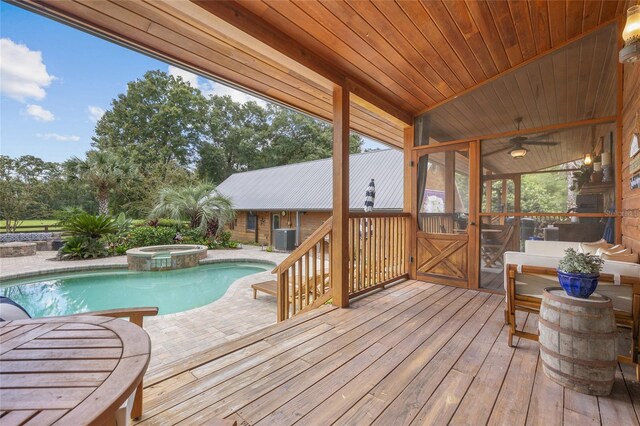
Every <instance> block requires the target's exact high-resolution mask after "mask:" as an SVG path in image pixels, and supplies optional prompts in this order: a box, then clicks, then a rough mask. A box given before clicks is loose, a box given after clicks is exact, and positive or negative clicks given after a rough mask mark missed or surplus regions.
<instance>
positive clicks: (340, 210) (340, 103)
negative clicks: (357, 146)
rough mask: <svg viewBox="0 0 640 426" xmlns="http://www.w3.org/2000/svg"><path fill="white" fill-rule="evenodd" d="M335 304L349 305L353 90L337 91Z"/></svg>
mask: <svg viewBox="0 0 640 426" xmlns="http://www.w3.org/2000/svg"><path fill="white" fill-rule="evenodd" d="M331 285H332V288H333V304H334V305H335V306H339V307H341V308H346V307H347V306H349V90H348V89H347V88H345V87H342V86H335V87H334V89H333V230H332V236H331Z"/></svg>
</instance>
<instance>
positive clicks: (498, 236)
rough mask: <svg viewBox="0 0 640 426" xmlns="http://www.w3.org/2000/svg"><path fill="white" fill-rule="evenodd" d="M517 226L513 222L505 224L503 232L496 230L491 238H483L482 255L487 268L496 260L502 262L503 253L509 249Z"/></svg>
mask: <svg viewBox="0 0 640 426" xmlns="http://www.w3.org/2000/svg"><path fill="white" fill-rule="evenodd" d="M514 229H515V227H514V226H513V224H512V223H510V224H508V225H505V226H504V227H503V229H502V231H501V232H496V233H495V234H494V235H492V236H491V237H490V238H484V237H483V239H482V243H481V244H480V247H481V256H482V260H483V261H484V265H485V266H486V267H487V268H490V267H492V266H493V265H494V264H495V263H496V262H499V263H500V264H502V255H503V254H504V252H505V251H507V249H509V247H510V244H511V240H512V238H513V232H514Z"/></svg>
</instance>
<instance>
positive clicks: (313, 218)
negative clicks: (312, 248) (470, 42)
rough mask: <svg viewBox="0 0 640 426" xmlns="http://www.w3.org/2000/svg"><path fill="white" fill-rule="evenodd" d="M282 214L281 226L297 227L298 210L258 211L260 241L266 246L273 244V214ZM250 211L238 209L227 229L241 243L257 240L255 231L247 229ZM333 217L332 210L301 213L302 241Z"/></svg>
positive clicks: (232, 237)
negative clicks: (230, 225) (283, 212)
mask: <svg viewBox="0 0 640 426" xmlns="http://www.w3.org/2000/svg"><path fill="white" fill-rule="evenodd" d="M274 214H278V215H280V227H281V228H294V229H295V227H296V212H295V211H285V215H284V216H282V212H281V211H280V212H267V211H264V212H256V215H257V216H258V219H257V225H258V241H257V242H258V243H259V244H264V245H266V246H268V245H273V240H272V237H273V235H272V231H271V221H272V215H274ZM248 215H249V212H247V211H237V212H236V221H235V224H234V226H233V229H231V228H230V227H229V226H227V227H226V230H227V231H229V232H231V239H232V240H234V241H239V242H241V243H254V242H256V238H255V236H256V234H255V231H247V217H248ZM329 217H331V213H330V212H305V213H304V214H301V215H300V237H301V239H300V241H301V242H302V241H304V240H305V239H307V238H309V236H310V235H311V234H313V232H314V231H315V230H316V229H318V228H319V227H320V225H322V224H323V223H324V222H325V221H326V220H327V219H329Z"/></svg>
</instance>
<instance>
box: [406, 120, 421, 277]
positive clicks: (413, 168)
mask: <svg viewBox="0 0 640 426" xmlns="http://www.w3.org/2000/svg"><path fill="white" fill-rule="evenodd" d="M413 141H414V127H413V126H411V127H406V128H405V129H404V163H403V166H404V205H403V211H404V212H405V213H411V217H409V218H408V219H406V220H407V222H405V223H406V241H405V243H406V256H405V262H406V263H405V270H406V271H407V272H408V274H409V278H410V279H412V280H415V279H416V274H417V271H416V261H415V259H416V256H417V252H416V242H417V240H416V238H417V234H418V205H417V201H416V198H417V195H418V194H416V191H417V188H416V184H415V182H416V178H415V175H416V174H417V173H418V167H417V165H415V164H413V165H412V161H413V151H412V148H413V144H414V142H413ZM411 259H413V262H411Z"/></svg>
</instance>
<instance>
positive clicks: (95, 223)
mask: <svg viewBox="0 0 640 426" xmlns="http://www.w3.org/2000/svg"><path fill="white" fill-rule="evenodd" d="M62 229H63V230H64V231H65V232H67V233H69V234H71V235H82V236H85V237H89V238H94V239H98V238H100V237H102V236H103V235H106V234H113V233H115V232H116V231H117V230H118V227H117V226H116V224H115V221H114V220H113V218H112V217H110V216H105V215H97V216H94V215H92V214H88V213H80V214H78V215H76V216H72V217H70V218H69V219H68V220H67V221H66V222H65V224H64V225H63V227H62Z"/></svg>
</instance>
